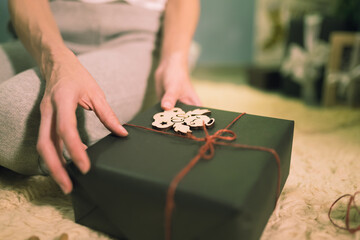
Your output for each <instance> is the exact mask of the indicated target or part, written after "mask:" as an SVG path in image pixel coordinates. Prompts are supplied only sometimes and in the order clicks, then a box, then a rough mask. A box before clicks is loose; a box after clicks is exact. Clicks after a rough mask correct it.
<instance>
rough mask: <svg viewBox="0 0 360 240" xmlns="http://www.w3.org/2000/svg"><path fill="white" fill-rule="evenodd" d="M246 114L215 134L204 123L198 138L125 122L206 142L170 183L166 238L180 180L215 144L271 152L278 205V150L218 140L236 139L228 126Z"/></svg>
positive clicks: (210, 155)
mask: <svg viewBox="0 0 360 240" xmlns="http://www.w3.org/2000/svg"><path fill="white" fill-rule="evenodd" d="M244 115H245V113H242V114H240V115H239V116H237V117H236V118H235V119H234V120H233V121H232V122H231V123H229V125H227V126H226V127H225V128H224V129H220V130H218V131H216V132H215V133H214V134H213V135H209V133H208V131H207V129H206V127H205V124H203V130H204V132H205V137H203V138H198V137H196V136H194V135H192V134H187V135H179V134H174V133H169V132H163V131H159V130H156V129H152V128H147V127H143V126H137V125H134V124H129V123H128V124H124V125H127V126H132V127H136V128H141V129H145V130H148V131H152V132H158V133H161V134H166V135H170V136H176V137H182V138H187V139H191V140H194V141H198V142H205V144H204V145H202V146H201V147H200V149H199V152H198V154H197V155H196V156H195V157H194V158H193V159H191V161H190V162H189V163H188V164H187V165H186V166H185V167H184V168H183V169H182V170H181V171H180V172H179V173H178V174H177V175H176V176H175V177H174V178H173V179H172V181H171V183H170V185H169V188H168V191H167V195H166V204H165V239H166V240H170V239H171V223H172V215H173V211H174V207H175V200H174V198H175V192H176V188H177V186H178V185H179V183H180V181H181V180H182V179H183V178H184V177H185V176H186V175H187V174H188V173H189V172H190V170H191V169H192V168H193V167H194V166H195V165H196V164H197V163H198V162H199V160H200V159H202V158H203V159H205V160H210V159H212V158H213V156H214V153H215V148H214V145H222V146H231V147H235V148H242V149H248V150H258V151H264V152H269V153H271V154H272V155H273V156H274V158H275V160H276V164H277V170H278V176H277V190H276V201H275V207H276V202H277V199H278V198H279V195H280V181H281V168H280V157H279V155H278V154H277V152H276V151H275V150H274V149H272V148H267V147H261V146H251V145H246V144H234V143H229V142H220V141H218V140H223V141H233V140H235V139H236V134H235V132H233V131H231V130H229V129H228V128H230V127H231V126H232V125H233V124H234V123H235V122H236V121H237V120H239V119H240V118H241V117H242V116H244ZM222 134H228V136H223V135H222Z"/></svg>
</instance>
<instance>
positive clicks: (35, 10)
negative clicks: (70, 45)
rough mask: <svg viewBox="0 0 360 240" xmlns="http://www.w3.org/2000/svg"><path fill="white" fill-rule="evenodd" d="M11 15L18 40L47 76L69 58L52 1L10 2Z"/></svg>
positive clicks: (17, 0) (19, 0)
mask: <svg viewBox="0 0 360 240" xmlns="http://www.w3.org/2000/svg"><path fill="white" fill-rule="evenodd" d="M9 11H10V16H11V21H12V24H13V26H14V28H15V31H16V33H17V35H18V37H19V38H20V40H21V42H22V43H23V44H24V46H25V48H26V49H27V50H28V51H29V52H30V54H31V55H32V56H33V57H34V58H35V60H36V61H37V63H38V65H39V67H40V69H41V71H42V73H43V74H45V75H46V74H47V72H49V71H47V70H48V68H50V67H52V65H53V64H54V61H56V60H57V59H60V58H62V56H63V55H66V54H69V50H68V49H67V48H66V46H65V44H64V42H63V40H62V37H61V34H60V31H59V29H58V27H57V25H56V22H55V19H54V17H53V15H52V12H51V10H50V5H49V2H48V0H36V1H28V0H9ZM50 65H51V66H50Z"/></svg>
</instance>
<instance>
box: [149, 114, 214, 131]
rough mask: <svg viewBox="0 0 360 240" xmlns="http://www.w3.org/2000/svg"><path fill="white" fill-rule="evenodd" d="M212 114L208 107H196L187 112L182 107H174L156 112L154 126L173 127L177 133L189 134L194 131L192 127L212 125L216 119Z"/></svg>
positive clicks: (161, 128) (164, 128)
mask: <svg viewBox="0 0 360 240" xmlns="http://www.w3.org/2000/svg"><path fill="white" fill-rule="evenodd" d="M210 114H211V111H209V110H208V109H195V110H193V111H188V112H186V113H185V112H184V111H183V110H182V109H181V108H173V109H171V110H168V111H164V112H160V113H157V114H155V115H154V116H153V119H154V121H153V123H152V126H153V127H154V128H157V129H160V130H168V129H170V128H171V127H172V128H174V131H175V132H177V133H181V134H187V133H191V132H192V131H191V130H190V128H201V127H202V126H203V124H205V126H206V127H212V126H213V125H214V123H215V119H214V118H210V117H209V116H208V115H210Z"/></svg>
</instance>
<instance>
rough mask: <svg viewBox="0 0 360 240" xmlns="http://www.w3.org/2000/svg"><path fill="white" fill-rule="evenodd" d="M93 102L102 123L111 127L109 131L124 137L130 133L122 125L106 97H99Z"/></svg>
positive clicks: (108, 127)
mask: <svg viewBox="0 0 360 240" xmlns="http://www.w3.org/2000/svg"><path fill="white" fill-rule="evenodd" d="M92 104H93V106H94V112H95V114H96V116H97V117H98V118H99V119H100V121H101V122H102V124H104V126H105V127H106V128H107V129H109V131H111V132H113V133H115V134H117V135H119V136H122V137H125V136H127V135H128V134H129V133H128V132H127V131H126V129H125V128H124V127H123V126H121V124H120V122H119V120H118V118H117V117H116V115H115V113H114V112H113V110H112V109H111V107H110V105H109V104H108V102H107V101H106V99H105V98H103V97H98V98H96V99H94V100H93V101H92Z"/></svg>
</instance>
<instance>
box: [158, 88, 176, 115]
mask: <svg viewBox="0 0 360 240" xmlns="http://www.w3.org/2000/svg"><path fill="white" fill-rule="evenodd" d="M179 92H180V91H179V89H177V88H176V87H170V88H169V89H167V90H166V91H165V94H164V96H163V97H162V99H161V108H162V109H164V110H171V109H173V108H174V107H175V104H176V101H177V100H178V99H179Z"/></svg>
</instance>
